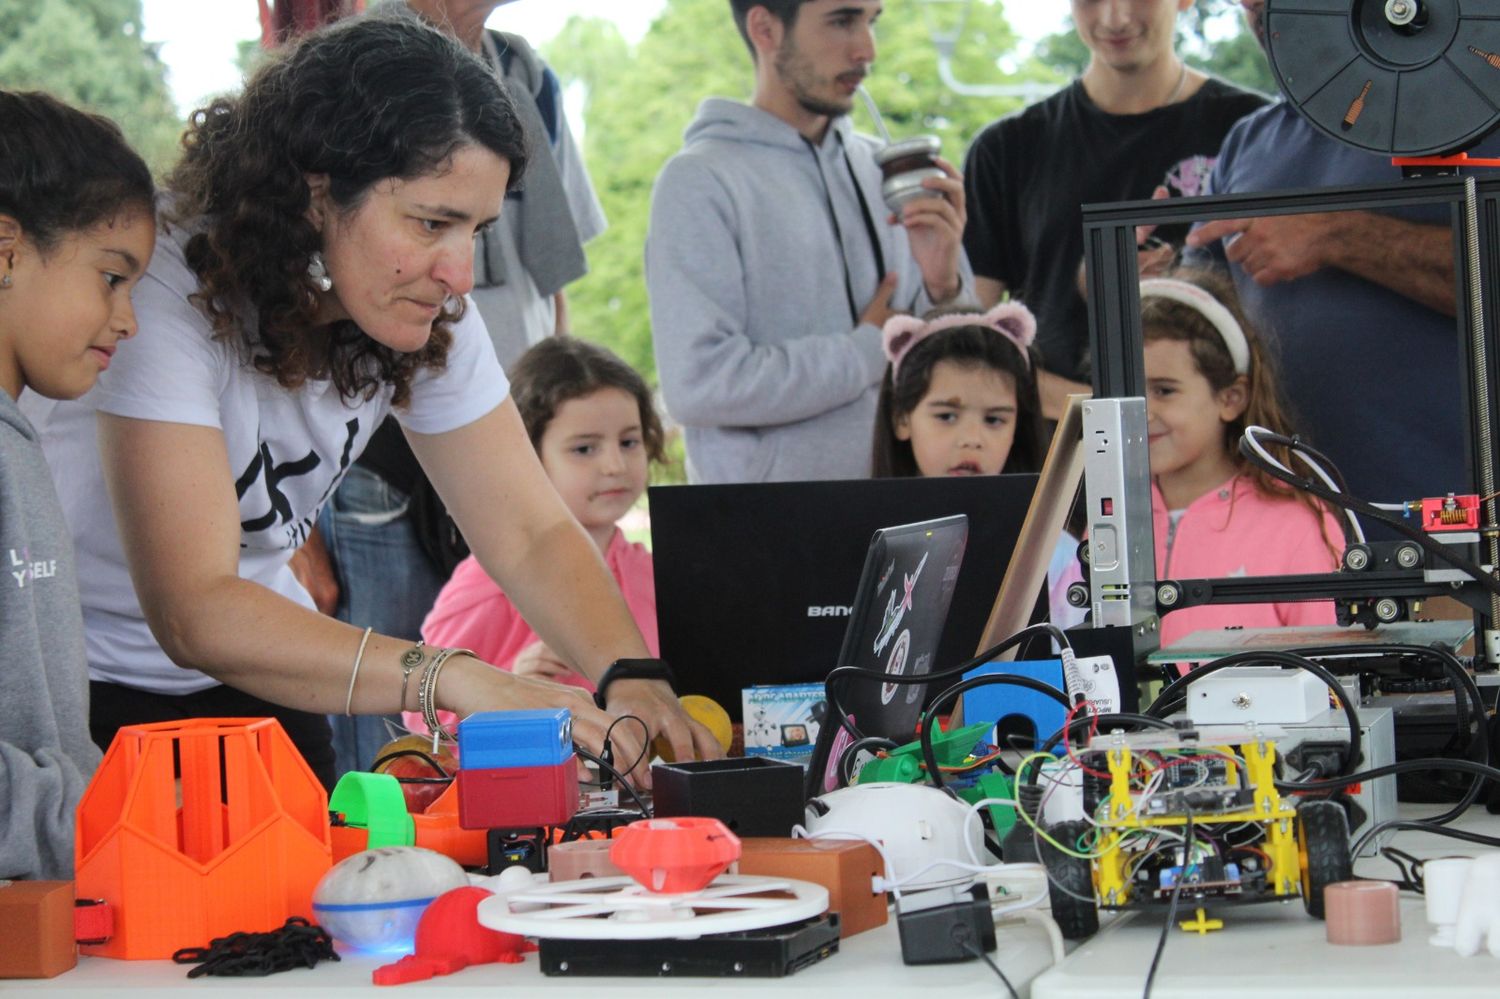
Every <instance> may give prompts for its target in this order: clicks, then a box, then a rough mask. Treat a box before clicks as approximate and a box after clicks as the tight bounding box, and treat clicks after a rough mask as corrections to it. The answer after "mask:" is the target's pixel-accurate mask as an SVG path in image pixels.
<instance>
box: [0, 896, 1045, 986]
mask: <svg viewBox="0 0 1500 999" xmlns="http://www.w3.org/2000/svg"><path fill="white" fill-rule="evenodd" d="M643 946H644V944H643ZM990 958H991V959H992V960H994V961H995V962H996V963H997V964H998V965H999V966H1000V967H1001V968H1002V969H1003V970H1004V971H1005V974H1006V976H1007V977H1008V978H1009V979H1010V980H1011V982H1012V983H1013V984H1014V985H1015V986H1016V988H1017V989H1018V990H1021V992H1022V995H1024V994H1025V991H1024V989H1025V985H1026V983H1027V982H1029V981H1030V980H1031V979H1032V978H1034V977H1035V976H1036V975H1037V974H1038V973H1039V972H1041V971H1043V970H1045V969H1046V968H1047V967H1048V966H1049V965H1050V964H1051V963H1052V955H1051V949H1050V947H1049V945H1048V943H1047V936H1046V934H1045V933H1044V932H1043V931H1042V930H1041V929H1040V928H1039V927H1037V926H1035V925H1034V924H1025V925H1021V924H1006V926H1005V927H1003V928H1002V931H1001V933H1000V934H999V939H998V947H997V948H996V950H995V952H994V953H992V954H991V955H990ZM393 960H395V958H392V957H385V958H380V957H367V956H365V955H360V954H347V953H346V954H344V955H343V960H341V961H339V962H337V963H334V962H325V963H323V964H320V965H318V966H317V967H316V968H312V969H299V970H296V971H288V972H283V973H281V974H277V975H271V976H269V977H267V978H213V977H207V976H205V977H203V978H195V979H192V980H189V979H188V977H187V972H188V969H189V967H191V966H190V965H189V966H180V965H175V964H172V963H171V962H170V961H116V960H111V959H109V958H100V957H83V958H80V959H79V962H78V967H76V968H74V969H73V970H72V971H69V972H66V973H64V974H62V975H59V976H58V977H56V978H52V979H45V980H34V979H27V980H24V981H4V980H0V995H4V996H5V997H6V999H10V997H12V996H17V997H19V996H39V997H45V999H57V997H58V996H65V995H80V996H82V995H102V994H105V993H109V994H116V995H132V994H138V993H147V992H149V993H158V992H168V991H173V992H175V991H178V990H183V989H189V990H195V991H200V992H201V991H222V992H233V993H234V994H235V995H236V996H239V997H250V996H264V997H267V999H278V997H283V996H286V995H287V994H288V990H291V989H306V990H311V991H308V992H306V993H305V995H308V996H317V997H319V999H322V997H324V996H341V995H353V994H355V992H356V990H358V991H359V994H361V995H366V996H368V995H370V994H371V990H372V989H374V988H375V986H373V985H371V983H370V973H371V972H372V971H373V970H374V969H375V968H377V967H379V966H381V965H382V964H386V963H389V962H390V961H393ZM707 988H711V989H713V993H714V995H715V996H721V997H726V999H727V997H736V999H738V997H750V996H764V995H766V994H768V993H774V994H775V995H778V996H806V997H812V996H817V997H819V999H832V997H833V996H834V995H839V996H843V995H850V994H857V995H858V996H859V999H878V997H887V996H888V997H891V999H897V997H900V999H911V997H912V996H913V995H916V994H917V993H916V992H915V991H914V990H916V989H919V988H920V989H931V988H937V989H941V990H944V991H947V990H953V991H952V992H950V993H949V994H951V995H954V996H976V995H981V994H982V995H991V994H994V993H995V992H996V991H998V993H999V994H1001V995H1004V994H1005V990H1004V987H1003V986H1002V985H1001V984H1000V980H999V979H998V978H996V977H995V973H994V972H992V971H991V970H990V969H989V968H988V967H986V966H985V965H984V964H983V962H981V961H977V960H975V961H966V962H963V963H961V964H929V965H920V966H908V965H905V964H903V963H901V943H900V940H899V938H898V937H897V934H896V923H895V919H894V916H893V918H892V919H891V921H890V922H888V923H886V925H884V926H880V927H877V928H875V929H873V930H867V931H865V932H864V933H860V934H856V935H855V936H853V937H850V938H848V939H846V940H843V941H841V942H840V945H839V951H838V953H837V954H834V955H832V956H831V957H828V958H826V959H824V960H822V961H819V962H818V963H817V964H814V965H811V966H809V967H807V968H804V969H803V970H801V971H799V972H797V973H796V974H795V975H791V976H789V977H787V978H735V979H729V978H591V977H575V976H563V977H555V978H549V977H548V976H546V975H543V974H542V973H541V971H540V966H539V964H538V962H537V955H536V954H528V955H526V959H525V962H524V963H523V964H489V965H482V966H479V967H474V968H467V969H465V970H463V971H461V972H459V973H458V974H456V975H452V976H449V977H447V978H434V979H432V980H430V981H427V982H417V983H412V984H408V985H401V986H396V987H391V988H382V989H381V990H380V992H381V994H382V995H389V996H391V997H393V999H397V997H400V996H418V995H436V994H439V993H440V994H442V995H444V996H463V995H472V996H479V995H483V996H485V997H486V999H495V997H496V996H527V995H532V994H533V993H539V992H544V991H546V992H554V991H559V990H565V989H566V990H572V991H573V992H574V994H582V992H583V990H588V991H589V992H590V993H592V994H596V995H600V996H604V995H607V996H609V997H610V999H617V997H647V996H660V995H662V994H674V993H676V994H680V993H684V992H687V991H697V992H701V991H702V990H704V989H707ZM501 990H504V991H501Z"/></svg>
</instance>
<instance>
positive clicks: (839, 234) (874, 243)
mask: <svg viewBox="0 0 1500 999" xmlns="http://www.w3.org/2000/svg"><path fill="white" fill-rule="evenodd" d="M834 138H835V139H837V140H838V144H839V154H840V155H841V156H842V157H843V160H844V169H845V170H847V171H848V173H849V183H850V184H851V185H853V187H854V197H855V198H856V199H857V200H858V201H859V214H860V218H861V219H862V220H863V221H864V224H865V235H866V236H867V237H868V238H869V240H870V249H871V251H872V253H873V254H874V257H875V282H876V286H877V287H878V286H879V283H880V282H881V281H882V280H884V279H885V250H884V249H883V248H882V247H881V245H880V234H879V232H878V231H877V230H876V228H875V216H874V214H873V213H872V212H871V211H870V202H869V200H868V199H866V198H865V192H864V189H863V188H862V187H860V186H859V177H858V176H856V175H855V173H854V164H853V163H851V162H850V161H849V150H848V149H846V148H845V146H844V137H843V136H842V135H841V134H839V133H838V132H835V133H834ZM802 141H803V142H806V143H807V148H808V151H809V152H811V153H812V154H813V159H814V160H816V161H817V163H818V177H819V178H820V179H821V180H822V181H823V200H824V202H825V203H826V204H827V205H828V219H829V221H830V222H832V223H833V235H834V238H836V239H837V240H838V244H839V263H840V264H841V265H842V266H843V268H844V298H845V300H846V301H847V302H848V304H849V321H850V323H851V324H852V325H854V326H858V325H859V317H860V309H859V304H858V303H857V302H856V301H855V299H854V278H853V276H852V275H851V273H850V271H849V258H848V255H847V253H846V252H845V249H844V232H843V229H842V228H841V227H840V226H839V216H838V212H837V211H836V210H835V209H834V204H833V192H832V191H831V190H830V188H829V186H828V178H827V177H826V176H825V175H824V174H823V161H822V158H821V157H819V156H818V147H817V146H816V145H814V144H813V142H812V141H811V140H810V139H808V138H806V137H805V136H804V137H803V139H802Z"/></svg>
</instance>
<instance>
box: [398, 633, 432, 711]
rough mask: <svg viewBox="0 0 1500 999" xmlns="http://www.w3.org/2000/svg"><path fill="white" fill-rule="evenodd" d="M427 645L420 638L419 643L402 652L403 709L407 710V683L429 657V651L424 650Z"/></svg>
mask: <svg viewBox="0 0 1500 999" xmlns="http://www.w3.org/2000/svg"><path fill="white" fill-rule="evenodd" d="M426 648H427V645H426V644H425V643H424V642H423V641H422V640H421V639H420V638H419V639H417V644H416V645H413V646H412V647H411V648H409V649H407V650H406V651H405V652H403V653H401V710H402V711H405V710H406V685H407V684H408V683H410V682H411V675H412V674H413V673H414V672H416V669H417V667H418V666H420V665H422V663H423V662H425V661H426V659H427V653H426V652H424V651H423V650H424V649H426Z"/></svg>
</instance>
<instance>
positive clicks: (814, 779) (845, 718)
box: [804, 621, 1073, 798]
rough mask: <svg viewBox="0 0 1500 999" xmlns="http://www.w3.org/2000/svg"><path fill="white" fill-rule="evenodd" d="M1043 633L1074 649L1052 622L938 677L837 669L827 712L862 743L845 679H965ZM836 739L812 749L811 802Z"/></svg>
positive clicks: (828, 682)
mask: <svg viewBox="0 0 1500 999" xmlns="http://www.w3.org/2000/svg"><path fill="white" fill-rule="evenodd" d="M1042 632H1045V633H1046V634H1048V635H1050V636H1051V637H1052V638H1053V639H1054V640H1055V641H1056V642H1057V643H1058V645H1059V646H1061V647H1062V648H1065V649H1067V650H1068V651H1070V652H1071V651H1072V649H1073V645H1072V643H1071V642H1070V641H1069V640H1068V636H1067V635H1066V634H1065V633H1064V632H1063V630H1062V629H1061V628H1059V627H1057V626H1056V625H1054V624H1051V623H1050V622H1045V621H1044V622H1042V623H1040V624H1033V625H1028V626H1027V627H1025V628H1022V629H1021V630H1020V631H1018V632H1016V633H1015V634H1014V635H1011V636H1010V637H1009V638H1007V639H1005V640H1004V641H1002V642H1000V643H998V644H996V645H992V646H990V647H989V648H988V649H985V650H984V651H982V652H980V653H979V654H978V655H976V656H973V657H972V658H970V659H967V660H965V661H964V662H962V663H960V664H959V665H957V666H954V667H951V668H949V669H945V670H939V671H937V672H935V673H933V672H929V673H921V674H916V675H913V676H901V675H898V674H894V673H885V672H882V671H881V670H874V669H865V668H863V667H860V666H836V667H834V668H833V669H832V670H830V671H829V672H828V676H827V677H826V678H825V679H824V681H823V690H824V693H825V695H826V697H827V700H828V710H829V712H830V713H831V714H832V715H833V718H834V720H835V722H836V727H837V728H841V729H843V730H844V731H846V732H848V733H849V735H850V737H851V738H854V739H862V738H864V733H863V732H861V731H860V730H859V729H857V728H855V727H854V724H853V723H852V722H851V721H850V720H849V713H848V712H847V711H845V710H844V706H843V703H842V702H840V701H839V698H838V691H837V689H836V687H837V686H838V684H839V683H841V682H842V681H843V680H844V679H845V678H846V677H848V678H850V679H851V680H852V679H854V678H856V677H859V678H864V679H867V680H879V681H880V682H881V683H891V684H898V685H907V684H914V683H933V682H935V681H938V680H948V679H951V678H953V677H955V676H962V675H963V674H964V673H967V672H968V671H969V670H971V669H973V668H975V667H976V666H981V665H984V664H985V663H989V662H992V661H993V660H994V659H995V657H996V656H998V655H1000V654H1001V653H1002V652H1006V651H1008V650H1010V649H1012V648H1014V647H1016V646H1018V645H1020V644H1021V643H1022V642H1025V641H1027V640H1029V639H1030V638H1031V636H1033V635H1036V634H1039V633H1042ZM833 739H834V737H833V736H831V735H830V736H829V737H827V738H825V737H824V736H823V734H822V733H821V732H819V734H818V741H817V743H816V744H815V745H814V747H813V756H812V759H811V760H810V761H809V763H808V767H807V777H806V783H805V785H804V794H805V795H806V797H809V798H812V797H815V796H816V795H817V793H818V789H819V784H820V783H821V781H822V779H823V771H824V769H825V768H826V767H827V766H828V754H829V752H831V750H832V747H833Z"/></svg>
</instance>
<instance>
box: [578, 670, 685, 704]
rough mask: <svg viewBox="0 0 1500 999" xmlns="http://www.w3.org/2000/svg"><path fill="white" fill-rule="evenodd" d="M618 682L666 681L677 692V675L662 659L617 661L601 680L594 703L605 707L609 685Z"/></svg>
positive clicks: (595, 693) (595, 692)
mask: <svg viewBox="0 0 1500 999" xmlns="http://www.w3.org/2000/svg"><path fill="white" fill-rule="evenodd" d="M616 680H665V681H666V683H667V686H668V687H671V688H672V692H673V693H676V692H677V674H675V673H673V672H672V667H670V666H668V665H667V664H666V661H665V660H662V659H616V660H615V661H614V662H612V663H610V664H609V669H607V670H605V671H604V675H603V676H601V677H600V678H599V687H598V689H597V690H596V691H594V703H595V704H597V705H599V707H601V708H602V707H604V695H605V693H606V692H607V691H608V690H609V685H610V684H612V683H614V682H615V681H616Z"/></svg>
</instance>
